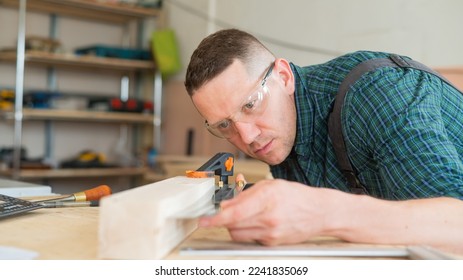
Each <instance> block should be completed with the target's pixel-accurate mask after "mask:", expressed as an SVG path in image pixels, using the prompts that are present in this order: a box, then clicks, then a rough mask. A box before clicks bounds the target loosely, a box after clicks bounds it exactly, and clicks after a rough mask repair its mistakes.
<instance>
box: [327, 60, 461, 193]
mask: <svg viewBox="0 0 463 280" xmlns="http://www.w3.org/2000/svg"><path fill="white" fill-rule="evenodd" d="M380 67H401V68H413V69H417V70H421V71H425V72H428V73H430V74H433V75H435V76H437V77H439V78H441V79H442V80H443V81H444V82H446V83H448V84H449V85H451V86H453V85H452V84H451V83H450V82H449V81H448V80H447V79H445V78H444V77H443V76H441V75H440V74H439V73H437V72H436V71H434V70H432V69H430V68H429V67H427V66H426V65H424V64H421V63H419V62H417V61H414V60H411V59H405V58H402V57H401V56H398V55H395V54H391V55H390V56H389V57H388V58H375V59H370V60H367V61H364V62H362V63H360V64H359V65H357V66H356V67H354V68H353V69H352V70H351V71H350V72H349V74H347V76H346V77H345V78H344V80H343V81H342V83H341V85H340V86H339V89H338V93H337V95H336V99H335V101H334V106H333V108H332V110H331V113H330V115H329V119H328V133H329V136H330V138H331V141H332V143H333V148H334V152H335V154H336V158H337V161H338V165H339V167H340V169H341V172H342V173H343V174H344V177H345V178H346V180H347V182H348V184H349V187H350V189H351V190H352V192H353V193H356V194H365V193H367V191H366V188H365V186H363V185H362V183H361V182H360V181H359V179H358V178H357V174H356V172H355V170H354V168H353V167H352V164H351V162H350V160H349V156H348V154H347V149H346V144H345V142H344V136H343V133H342V123H341V111H342V107H343V104H344V99H345V97H346V94H347V92H348V91H349V89H350V88H351V86H352V85H353V84H354V83H355V82H356V81H357V80H358V79H360V77H361V76H362V75H363V74H365V73H367V72H370V71H374V70H376V69H378V68H380ZM453 87H454V86H453Z"/></svg>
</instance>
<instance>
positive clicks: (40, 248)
mask: <svg viewBox="0 0 463 280" xmlns="http://www.w3.org/2000/svg"><path fill="white" fill-rule="evenodd" d="M98 209H99V208H98V207H69V208H48V209H39V210H35V211H31V212H28V213H25V214H22V215H18V216H14V217H9V218H6V219H2V220H0V246H9V247H16V248H18V249H24V250H29V251H34V252H37V253H38V254H39V255H38V259H49V260H59V259H64V260H93V259H97V258H98ZM128 230H129V229H128ZM186 248H194V249H200V250H201V249H208V248H223V249H235V248H239V249H243V248H245V249H250V250H254V249H256V248H257V249H259V248H268V247H263V246H259V245H256V244H239V243H235V242H231V240H230V236H229V235H228V232H227V230H226V229H224V228H214V229H204V228H199V229H197V230H196V231H195V232H194V233H193V234H192V235H190V236H189V237H188V238H187V239H186V240H185V241H183V242H182V243H181V244H179V246H177V248H175V249H174V250H172V251H171V253H170V254H168V255H167V256H166V257H165V259H238V258H239V259H246V258H253V259H255V258H256V257H253V256H248V257H246V256H238V257H237V256H234V257H233V256H212V255H200V254H199V255H196V254H184V253H183V252H185V250H184V249H186ZM295 248H297V249H301V248H302V249H304V248H307V249H320V248H338V249H341V250H343V249H346V248H348V249H349V248H352V249H355V250H357V249H361V250H363V249H365V250H371V249H375V248H376V249H385V248H386V249H401V248H402V249H403V248H405V247H401V246H379V245H375V246H372V245H368V244H354V243H347V242H343V241H340V240H337V239H333V238H327V237H320V238H315V239H313V240H311V241H310V242H307V243H304V244H299V245H292V246H281V247H278V248H276V249H283V250H286V249H295ZM193 251H196V250H193ZM454 257H455V256H454ZM258 258H259V259H262V258H264V259H266V258H269V259H281V258H282V257H279V256H275V255H273V257H272V255H271V254H270V255H269V256H267V257H258ZM299 258H301V257H299ZM302 258H307V256H306V257H302Z"/></svg>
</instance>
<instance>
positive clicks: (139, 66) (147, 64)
mask: <svg viewBox="0 0 463 280" xmlns="http://www.w3.org/2000/svg"><path fill="white" fill-rule="evenodd" d="M0 61H7V62H8V61H9V62H15V61H16V52H15V51H2V52H0ZM25 61H26V63H32V64H41V65H49V66H61V67H82V68H90V69H91V68H93V69H104V70H106V71H136V70H139V71H154V70H155V68H156V66H155V64H154V61H149V60H134V59H122V58H112V57H111V58H110V57H98V56H94V55H82V56H78V55H74V54H60V53H49V52H43V51H27V52H26V56H25Z"/></svg>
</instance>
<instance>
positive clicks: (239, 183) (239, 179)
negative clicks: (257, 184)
mask: <svg viewBox="0 0 463 280" xmlns="http://www.w3.org/2000/svg"><path fill="white" fill-rule="evenodd" d="M235 182H236V190H237V191H238V192H241V191H243V188H244V186H246V179H245V178H244V175H243V174H241V173H239V174H238V175H236V178H235Z"/></svg>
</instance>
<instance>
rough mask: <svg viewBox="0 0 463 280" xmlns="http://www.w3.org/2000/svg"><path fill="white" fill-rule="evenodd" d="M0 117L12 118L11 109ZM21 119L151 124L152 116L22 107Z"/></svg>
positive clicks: (1, 113) (0, 112)
mask: <svg viewBox="0 0 463 280" xmlns="http://www.w3.org/2000/svg"><path fill="white" fill-rule="evenodd" d="M0 118H3V119H6V120H14V112H13V111H0ZM23 120H54V121H79V122H81V121H86V122H115V123H141V124H152V123H153V122H154V116H153V115H152V114H142V113H123V112H101V111H79V110H64V109H29V108H25V109H23Z"/></svg>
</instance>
